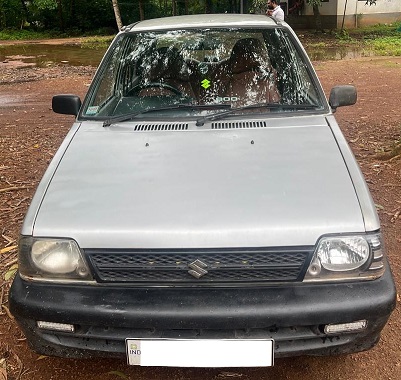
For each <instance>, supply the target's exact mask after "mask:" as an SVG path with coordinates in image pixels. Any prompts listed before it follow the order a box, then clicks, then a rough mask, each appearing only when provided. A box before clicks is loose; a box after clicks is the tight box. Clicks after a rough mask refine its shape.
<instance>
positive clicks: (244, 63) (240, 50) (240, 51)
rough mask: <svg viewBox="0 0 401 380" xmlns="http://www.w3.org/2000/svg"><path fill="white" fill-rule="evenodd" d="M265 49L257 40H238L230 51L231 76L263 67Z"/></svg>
mask: <svg viewBox="0 0 401 380" xmlns="http://www.w3.org/2000/svg"><path fill="white" fill-rule="evenodd" d="M263 57H266V48H265V46H264V45H263V43H262V41H260V40H258V39H257V38H243V39H242V40H238V41H237V42H236V43H235V45H234V47H233V49H232V51H231V57H230V61H231V69H232V72H233V74H238V73H242V72H245V71H251V70H253V69H255V68H258V67H260V66H261V65H263Z"/></svg>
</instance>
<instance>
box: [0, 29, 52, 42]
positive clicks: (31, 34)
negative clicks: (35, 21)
mask: <svg viewBox="0 0 401 380" xmlns="http://www.w3.org/2000/svg"><path fill="white" fill-rule="evenodd" d="M52 37H55V35H54V34H53V33H49V32H36V31H31V30H24V29H22V30H15V29H4V30H0V40H37V39H45V38H52Z"/></svg>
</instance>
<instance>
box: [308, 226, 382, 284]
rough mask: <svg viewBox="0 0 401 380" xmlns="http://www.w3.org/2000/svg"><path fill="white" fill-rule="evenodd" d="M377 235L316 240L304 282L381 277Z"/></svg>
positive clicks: (332, 237)
mask: <svg viewBox="0 0 401 380" xmlns="http://www.w3.org/2000/svg"><path fill="white" fill-rule="evenodd" d="M383 251H384V250H383V246H382V239H381V234H380V233H375V234H369V235H354V236H327V237H323V238H321V239H320V240H319V242H318V244H317V247H316V250H315V253H314V255H313V258H312V260H311V263H310V265H309V268H308V270H307V272H306V275H305V278H304V281H308V282H309V281H328V280H352V279H366V280H372V279H375V278H378V277H380V276H381V275H383V273H384V261H383V260H384V256H383Z"/></svg>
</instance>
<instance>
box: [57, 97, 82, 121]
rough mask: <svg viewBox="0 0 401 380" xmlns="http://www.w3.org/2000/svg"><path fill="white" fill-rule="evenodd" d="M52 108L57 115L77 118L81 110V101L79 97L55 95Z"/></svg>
mask: <svg viewBox="0 0 401 380" xmlns="http://www.w3.org/2000/svg"><path fill="white" fill-rule="evenodd" d="M52 108H53V111H54V112H55V113H61V114H63V115H74V116H77V115H78V112H79V109H80V108H81V99H80V98H79V96H77V95H55V96H53V99H52Z"/></svg>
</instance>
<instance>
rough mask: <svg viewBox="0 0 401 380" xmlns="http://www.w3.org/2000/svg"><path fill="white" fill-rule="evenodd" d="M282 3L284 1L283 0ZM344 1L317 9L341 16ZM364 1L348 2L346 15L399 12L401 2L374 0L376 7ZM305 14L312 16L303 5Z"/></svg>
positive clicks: (353, 0)
mask: <svg viewBox="0 0 401 380" xmlns="http://www.w3.org/2000/svg"><path fill="white" fill-rule="evenodd" d="M283 1H284V0H283ZM345 2H346V0H330V1H329V2H327V3H322V6H321V7H319V10H320V13H321V14H322V15H335V14H337V15H343V14H344V6H345ZM365 3H366V0H363V1H358V0H348V1H347V9H346V12H345V14H346V15H355V14H376V13H393V12H401V0H376V5H365ZM305 14H306V15H313V10H312V7H311V6H309V5H307V4H306V5H305Z"/></svg>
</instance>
